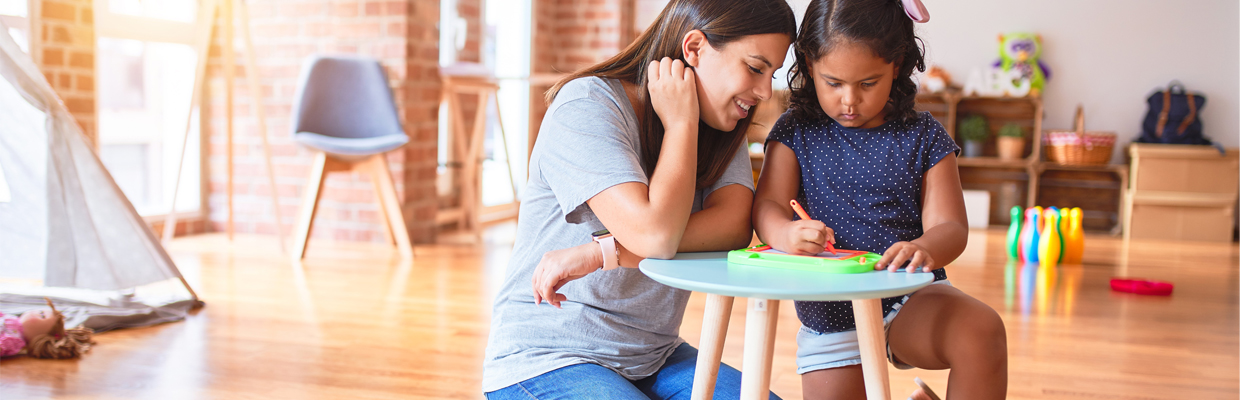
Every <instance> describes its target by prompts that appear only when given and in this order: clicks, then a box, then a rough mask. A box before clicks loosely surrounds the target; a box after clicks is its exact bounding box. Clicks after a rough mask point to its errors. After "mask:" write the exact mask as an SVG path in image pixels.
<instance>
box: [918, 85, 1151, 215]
mask: <svg viewBox="0 0 1240 400" xmlns="http://www.w3.org/2000/svg"><path fill="white" fill-rule="evenodd" d="M917 109H918V110H920V111H929V112H930V114H931V115H933V116H934V117H935V119H937V120H938V121H939V122H940V123H942V124H943V127H944V128H945V129H946V130H947V133H948V135H950V136H951V137H952V139H955V140H956V142H957V144H959V145H960V146H961V147H964V143H963V142H962V141H961V140H960V139H959V138H958V137H957V136H956V128H957V125H958V124H959V121H960V120H961V119H962V118H961V117H963V116H968V115H981V116H983V117H985V118H986V125H987V130H989V132H990V136H989V137H988V139H987V140H986V142H985V143H984V145H983V149H982V154H983V156H981V157H960V158H959V165H960V167H961V168H971V169H981V170H991V171H994V172H995V174H993V175H995V176H998V178H993V179H990V180H989V182H974V184H973V185H970V182H961V183H962V184H964V185H965V186H966V188H981V189H986V190H988V191H991V192H995V191H997V190H996V189H994V187H995V186H996V185H997V183H996V182H997V181H1007V182H1011V181H1014V180H1018V179H1010V178H1013V175H1012V174H1010V173H1007V174H1005V173H1001V172H1000V171H1002V170H1009V171H1010V170H1020V171H1023V173H1024V178H1025V179H1023V180H1024V181H1025V184H1024V186H1025V187H1024V189H1025V190H1024V192H1025V196H1024V197H1025V201H1024V207H1030V206H1033V205H1037V203H1038V195H1039V191H1040V190H1039V189H1040V187H1041V186H1042V182H1041V180H1042V174H1043V173H1044V172H1046V171H1079V172H1083V173H1089V172H1103V173H1111V174H1114V175H1115V176H1116V177H1117V178H1118V180H1119V185H1118V189H1119V191H1120V192H1119V196H1118V197H1117V200H1116V218H1115V221H1116V223H1115V225H1114V226H1112V228H1111V233H1112V234H1119V233H1120V231H1121V229H1122V228H1121V227H1122V224H1123V221H1124V220H1125V216H1124V207H1123V203H1122V202H1123V198H1124V190H1125V188H1126V187H1127V181H1128V166H1127V165H1125V164H1108V165H1088V166H1085V165H1064V164H1058V163H1051V162H1047V161H1045V160H1044V157H1045V156H1044V155H1043V153H1042V133H1043V129H1042V119H1043V115H1044V114H1043V106H1042V99H1041V98H1040V97H980V96H965V95H962V94H961V93H960V92H959V91H947V92H943V93H933V94H921V95H918V97H917ZM1009 123H1014V124H1016V125H1018V126H1020V127H1022V128H1024V130H1025V132H1027V134H1026V135H1025V149H1024V152H1023V157H1022V158H1019V159H1010V160H1009V159H1001V158H998V157H997V154H998V150H997V145H996V139H995V138H996V137H997V136H998V131H999V129H1000V128H1001V127H1003V126H1004V125H1006V124H1009ZM961 180H962V181H965V180H966V177H965V174H964V171H962V176H961ZM970 186H972V187H970ZM1082 186H1086V187H1089V186H1090V185H1089V184H1084V185H1082ZM991 197H992V198H998V197H999V196H997V195H996V193H992V196H991ZM1006 208H1007V207H1006V206H1005V205H999V204H997V202H992V204H991V210H990V220H991V221H992V222H993V223H1006V222H1007V221H1008V219H1009V215H1010V214H1009V213H1008V210H1007V209H1006Z"/></svg>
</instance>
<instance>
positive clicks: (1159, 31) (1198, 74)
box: [790, 0, 1240, 159]
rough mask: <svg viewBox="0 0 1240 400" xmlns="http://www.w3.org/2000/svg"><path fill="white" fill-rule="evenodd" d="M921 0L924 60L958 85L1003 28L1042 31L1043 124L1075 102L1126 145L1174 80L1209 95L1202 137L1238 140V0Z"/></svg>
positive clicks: (1059, 120) (1066, 123)
mask: <svg viewBox="0 0 1240 400" xmlns="http://www.w3.org/2000/svg"><path fill="white" fill-rule="evenodd" d="M923 1H924V3H925V4H926V8H928V9H929V10H930V15H931V19H930V22H928V23H926V24H918V29H919V35H920V36H921V37H922V39H923V40H925V42H926V48H927V63H933V64H936V65H939V66H941V67H943V68H945V69H946V70H947V71H948V72H949V73H951V74H952V76H953V78H954V79H955V80H956V81H957V82H960V83H963V81H964V80H965V79H966V78H968V73H969V70H970V69H971V68H973V67H977V66H984V65H989V64H990V63H992V62H994V61H995V60H997V59H998V55H999V43H998V34H999V33H1003V32H1017V31H1031V32H1037V33H1040V34H1041V35H1042V41H1043V48H1044V50H1043V53H1042V59H1043V62H1044V63H1045V64H1046V65H1047V66H1048V67H1049V68H1050V69H1051V71H1052V73H1053V76H1052V78H1051V79H1050V80H1049V81H1048V82H1047V85H1046V89H1045V94H1044V104H1045V110H1046V119H1045V120H1044V121H1043V127H1044V128H1046V129H1061V128H1070V127H1071V125H1072V117H1073V113H1074V112H1075V109H1076V105H1077V104H1078V103H1080V104H1083V105H1084V106H1085V124H1086V129H1089V130H1108V131H1115V132H1117V133H1118V134H1119V138H1120V142H1121V143H1127V142H1129V141H1131V140H1132V139H1134V138H1135V137H1136V136H1137V135H1139V134H1140V129H1141V125H1140V124H1141V120H1142V118H1143V117H1144V115H1145V112H1146V109H1147V106H1146V103H1145V99H1146V97H1148V96H1149V94H1151V93H1152V92H1153V91H1154V89H1155V88H1157V87H1160V86H1165V85H1166V84H1167V82H1169V81H1170V80H1172V79H1179V80H1180V82H1183V83H1184V85H1185V86H1187V87H1188V89H1189V90H1191V91H1199V92H1202V93H1204V94H1205V95H1206V97H1207V102H1206V107H1205V108H1204V109H1202V110H1201V114H1200V118H1201V119H1202V123H1203V127H1204V129H1205V134H1206V135H1207V136H1210V137H1211V138H1212V139H1214V140H1215V141H1217V142H1220V143H1222V144H1223V145H1224V146H1228V147H1237V146H1240V113H1238V112H1237V111H1240V78H1238V77H1240V6H1238V5H1237V1H1235V0H1192V1H1157V0H1090V1H1081V0H1075V1H1074V0H1043V1H1036V2H1035V1H1007V0H1004V1H999V0H950V1H946V0H923ZM790 3H791V4H793V5H794V6H795V5H797V4H796V3H798V2H797V1H790ZM803 7H804V6H802V8H800V9H799V10H798V11H803V10H804V8H803ZM1119 153H1120V152H1119V151H1116V157H1117V159H1122V157H1121V155H1120V154H1119Z"/></svg>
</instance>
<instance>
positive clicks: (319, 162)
mask: <svg viewBox="0 0 1240 400" xmlns="http://www.w3.org/2000/svg"><path fill="white" fill-rule="evenodd" d="M328 162H329V161H328V159H327V154H326V153H323V152H319V153H318V154H317V155H315V156H314V164H313V165H312V166H311V167H310V179H308V180H307V181H306V191H305V193H304V194H302V203H301V212H299V213H298V216H297V227H296V228H294V230H293V240H294V242H293V254H292V256H293V258H294V259H297V260H301V259H303V258H306V243H308V242H309V240H310V228H311V227H313V226H314V213H315V212H316V211H318V208H319V196H320V195H322V194H323V179H324V178H326V177H327V171H328V168H327V164H328Z"/></svg>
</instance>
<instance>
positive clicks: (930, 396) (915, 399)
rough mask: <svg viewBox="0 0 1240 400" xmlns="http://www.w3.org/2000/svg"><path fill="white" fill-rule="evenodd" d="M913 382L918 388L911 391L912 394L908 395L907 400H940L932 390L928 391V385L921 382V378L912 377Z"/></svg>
mask: <svg viewBox="0 0 1240 400" xmlns="http://www.w3.org/2000/svg"><path fill="white" fill-rule="evenodd" d="M913 382H917V386H919V387H918V388H917V390H914V391H913V394H910V395H909V396H908V398H909V400H941V399H939V396H938V395H936V394H935V393H934V391H933V390H930V386H929V385H926V383H925V382H922V380H921V378H917V377H914V378H913Z"/></svg>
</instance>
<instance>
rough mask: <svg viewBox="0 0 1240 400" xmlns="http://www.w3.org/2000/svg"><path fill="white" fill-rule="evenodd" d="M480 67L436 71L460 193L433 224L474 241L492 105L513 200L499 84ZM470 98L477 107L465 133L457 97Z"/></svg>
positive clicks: (459, 66) (514, 189) (514, 190)
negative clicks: (465, 234) (440, 79)
mask: <svg viewBox="0 0 1240 400" xmlns="http://www.w3.org/2000/svg"><path fill="white" fill-rule="evenodd" d="M481 68H482V67H481V65H470V64H454V65H451V66H448V67H443V68H441V69H440V75H441V76H442V77H443V90H442V92H441V93H442V95H441V97H440V104H446V105H447V109H448V114H450V115H449V118H452V142H453V145H452V154H453V159H454V160H453V161H456V162H459V163H461V164H462V165H461V169H460V174H459V175H456V176H455V177H454V179H453V182H454V185H455V186H456V187H457V188H459V190H460V204H459V205H458V206H457V207H453V208H449V209H445V210H440V211H439V213H437V214H436V216H435V224H436V225H443V224H446V223H451V222H456V223H457V227H459V228H460V229H461V230H464V231H467V232H469V233H470V234H471V235H473V236H474V238H475V239H477V238H479V237H480V235H481V229H479V228H480V227H479V218H478V217H479V215H480V214H481V209H482V197H481V195H480V192H481V184H482V182H481V179H480V177H481V173H482V171H481V168H480V167H481V163H482V142H483V141H484V140H486V123H487V108H488V107H489V106H490V105H491V104H492V103H494V104H495V119H496V122H497V124H498V125H499V137H500V140H501V147H503V150H504V159H505V160H506V161H507V162H508V164H509V165H508V181H509V183H510V184H511V185H512V199H513V203H517V202H519V200H518V199H517V180H516V177H515V176H514V175H513V172H512V165H511V164H512V158H511V157H510V156H509V153H508V135H507V134H506V133H505V132H504V120H503V118H502V117H501V116H500V111H499V108H500V107H499V97H498V96H497V94H498V91H499V83H497V82H496V80H495V78H494V77H492V76H490V75H489V74H487V73H483V72H482V70H481ZM463 94H473V95H477V96H478V103H477V104H478V107H477V109H476V110H475V111H474V124H473V129H472V130H470V131H469V132H466V130H465V120H464V118H463V117H462V115H461V111H462V110H461V102H460V95H463Z"/></svg>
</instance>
